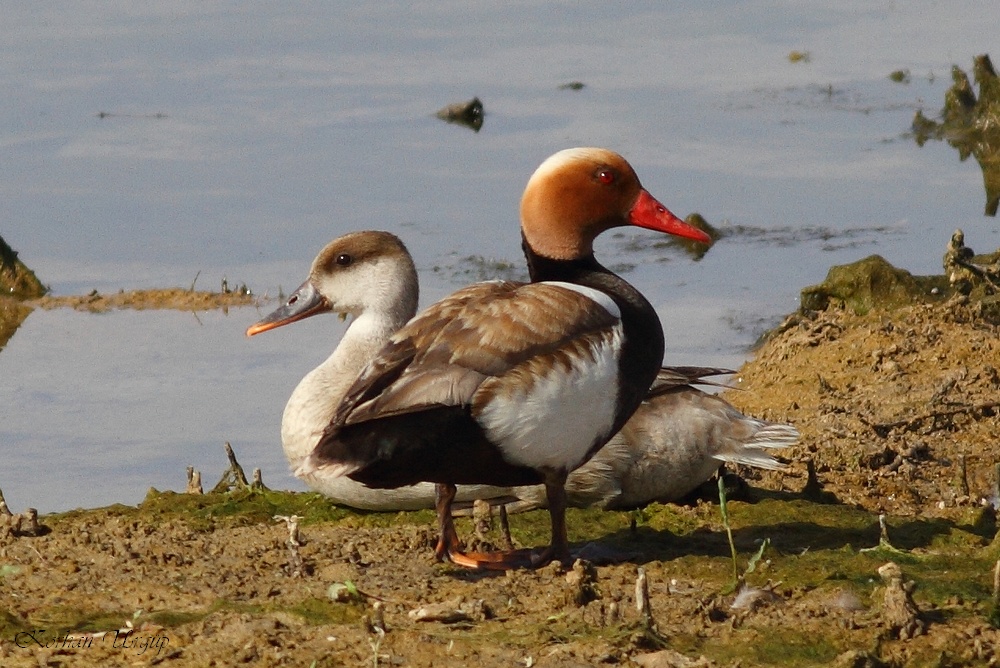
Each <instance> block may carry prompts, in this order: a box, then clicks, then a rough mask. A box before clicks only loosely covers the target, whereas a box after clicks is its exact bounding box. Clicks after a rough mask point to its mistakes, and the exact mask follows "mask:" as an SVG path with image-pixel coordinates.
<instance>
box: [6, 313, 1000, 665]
mask: <svg viewBox="0 0 1000 668" xmlns="http://www.w3.org/2000/svg"><path fill="white" fill-rule="evenodd" d="M998 329H1000V327H998V323H997V322H996V321H995V319H994V318H993V317H991V316H989V314H987V313H985V312H984V310H983V306H982V303H980V302H979V301H977V300H975V299H971V300H970V299H968V298H963V297H955V298H952V299H948V300H944V301H941V302H940V303H935V304H918V305H911V306H906V307H903V308H900V309H897V310H893V311H878V310H875V311H872V312H870V313H868V314H866V315H858V314H855V313H853V312H849V311H845V310H842V309H838V308H837V307H836V306H831V307H830V308H828V309H827V310H826V311H823V312H819V313H810V314H808V315H797V316H794V317H793V318H790V319H789V321H788V322H786V323H785V324H784V325H783V327H782V328H780V330H779V332H778V333H777V334H775V335H774V336H773V337H771V338H770V340H769V341H768V342H767V343H766V344H765V345H764V346H763V348H762V349H761V350H760V351H759V352H758V354H757V356H756V358H755V359H754V361H752V362H750V363H748V364H747V365H746V366H745V367H744V369H742V370H741V373H740V380H741V387H742V388H743V389H741V390H735V391H730V392H728V394H727V397H728V398H729V399H730V400H731V401H732V402H733V403H735V404H736V405H737V406H738V407H740V408H741V409H742V410H744V411H746V412H748V413H751V414H755V415H760V416H763V417H766V418H768V419H773V420H782V421H789V422H792V423H794V424H795V425H796V426H797V427H798V428H799V429H800V430H801V432H802V440H801V444H800V446H799V447H798V448H797V449H796V450H795V452H793V453H792V457H791V458H792V460H793V461H792V465H791V468H790V471H789V472H787V473H766V474H761V473H756V472H752V471H742V472H741V473H743V474H744V478H745V479H746V480H747V481H748V482H749V485H750V488H749V490H745V491H744V492H743V493H742V494H740V495H737V496H738V498H739V499H741V500H734V498H735V497H731V498H730V501H729V503H728V521H729V523H730V529H731V531H732V536H733V545H734V547H735V551H736V559H735V561H734V560H733V558H732V554H731V552H730V543H729V541H728V538H727V531H726V527H725V525H724V523H723V518H722V516H721V514H720V508H719V505H718V499H717V498H716V499H714V500H712V499H709V500H697V501H693V502H692V503H691V504H688V505H653V506H651V507H649V508H646V509H645V510H643V511H641V512H638V513H634V514H627V513H614V512H608V513H604V512H600V511H573V512H571V513H570V515H569V524H570V528H571V540H573V541H574V544H575V546H577V547H583V546H585V545H587V544H594V545H599V546H601V547H603V548H613V549H615V550H617V556H618V557H619V558H625V561H622V562H620V563H602V564H601V565H593V564H591V563H584V562H580V563H578V564H577V565H575V566H574V567H573V568H571V569H567V570H562V569H560V568H559V567H557V566H550V567H547V568H545V569H542V570H540V571H537V572H530V571H517V572H511V573H507V574H485V575H484V574H475V573H468V572H464V571H460V570H457V569H455V568H452V567H450V566H447V565H442V564H435V563H433V562H432V559H431V549H432V545H433V538H434V535H433V518H432V516H431V514H430V513H428V512H418V513H399V514H358V513H352V512H348V511H346V510H342V509H336V508H330V507H329V505H328V504H326V503H325V502H324V501H323V500H322V499H321V498H319V497H317V496H315V495H311V494H291V493H276V492H268V491H256V492H252V491H247V490H238V491H233V492H230V493H222V494H205V495H190V494H175V493H170V492H164V493H158V492H151V493H150V495H149V497H148V498H147V499H146V501H145V502H144V503H143V504H141V505H140V506H139V507H137V508H133V507H125V506H115V507H111V508H105V509H97V510H89V511H77V512H73V513H68V514H60V515H53V516H47V517H43V518H41V520H40V521H41V524H42V528H41V529H40V530H39V531H37V532H36V531H33V530H32V529H31V527H30V526H29V525H28V522H27V521H26V520H22V521H20V525H17V524H16V523H13V518H0V665H3V666H12V667H13V666H32V667H34V666H90V665H95V666H96V665H101V666H133V665H155V664H163V665H169V666H177V667H180V666H231V665H240V664H245V663H247V664H248V663H254V664H257V665H264V666H310V665H315V666H468V665H481V666H536V665H537V666H593V665H604V664H607V665H639V666H757V665H782V666H785V665H800V666H802V665H827V664H829V665H837V666H882V665H888V666H911V665H928V666H930V665H933V666H959V665H962V666H964V665H976V666H995V665H998V663H1000V631H998V630H997V624H998V623H1000V611H998V606H997V604H996V601H995V599H994V597H995V593H994V570H993V569H994V564H996V563H997V560H998V558H1000V539H998V538H997V537H996V519H995V513H994V511H993V507H992V504H994V503H996V500H997V499H996V489H995V485H996V472H995V468H994V465H995V462H996V461H997V459H998V440H1000V418H998V410H1000V372H998V369H1000V338H998V334H1000V331H998ZM237 451H238V445H237ZM221 459H222V458H221V456H220V460H221ZM246 464H248V465H250V466H252V465H253V463H252V462H246ZM810 465H811V466H812V467H813V468H814V469H815V471H816V473H817V478H816V479H810V477H809V475H808V473H807V471H808V468H809V466H810ZM14 510H18V509H14ZM293 514H294V515H297V516H299V517H301V518H302V519H301V523H300V527H299V538H298V540H297V541H296V544H294V545H290V543H289V529H288V527H287V526H286V522H285V521H284V520H280V519H279V520H275V519H274V516H276V515H278V516H290V515H293ZM880 514H884V516H885V533H882V532H881V531H880V527H879V515H880ZM511 523H512V525H513V530H514V538H515V541H516V542H518V543H520V544H523V545H533V544H539V543H542V542H544V541H545V540H546V539H547V535H546V534H547V516H546V515H545V514H544V513H542V512H532V513H527V514H524V515H516V516H513V517H512V518H511ZM633 523H634V525H635V526H634V527H633V526H632V524H633ZM459 529H460V531H462V532H463V534H464V535H468V536H470V537H471V536H472V535H473V533H474V528H473V526H472V524H471V521H469V520H462V521H461V523H460V525H459ZM482 533H483V540H486V541H493V542H496V541H497V540H498V538H497V537H496V529H495V528H494V529H492V530H484V531H483V532H482ZM872 548H874V549H872ZM605 551H606V550H605ZM600 552H602V551H595V552H591V555H594V554H599V553H600ZM758 554H759V559H758V558H756V557H757V555H758ZM592 558H594V559H595V560H597V561H602V559H601V558H598V557H592ZM889 562H893V563H895V564H896V565H897V566H896V567H893V566H891V565H889V566H887V564H889ZM879 569H882V572H881V573H880V572H879ZM737 576H742V581H743V582H744V583H745V584H744V585H743V587H742V588H737ZM642 580H644V581H645V590H647V591H648V602H645V604H644V608H645V610H644V611H639V610H638V609H637V602H644V601H646V599H645V595H644V594H643V590H644V588H643V586H642ZM637 582H638V585H639V586H638V587H637Z"/></svg>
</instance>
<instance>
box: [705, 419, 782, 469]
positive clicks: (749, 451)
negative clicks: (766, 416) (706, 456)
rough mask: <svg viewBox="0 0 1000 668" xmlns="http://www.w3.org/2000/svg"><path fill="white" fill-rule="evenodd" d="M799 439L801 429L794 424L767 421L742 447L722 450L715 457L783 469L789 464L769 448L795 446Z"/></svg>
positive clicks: (731, 461) (738, 462)
mask: <svg viewBox="0 0 1000 668" xmlns="http://www.w3.org/2000/svg"><path fill="white" fill-rule="evenodd" d="M798 440H799V430H798V429H796V428H795V427H793V426H792V425H790V424H772V423H766V424H764V426H763V427H761V429H760V430H759V431H758V432H757V433H756V434H754V436H753V438H751V439H750V440H749V441H747V442H745V443H744V444H743V446H742V447H740V448H738V449H736V450H734V451H732V452H720V453H718V454H716V455H715V458H716V459H718V460H719V461H723V462H728V463H730V464H742V465H744V466H753V467H756V468H759V469H769V470H771V471H781V470H784V469H786V468H788V465H787V464H786V463H785V462H783V461H781V460H780V459H777V458H776V457H774V456H773V455H772V454H771V453H770V452H769V450H777V449H781V448H787V447H790V446H793V445H795V444H796V443H797V442H798Z"/></svg>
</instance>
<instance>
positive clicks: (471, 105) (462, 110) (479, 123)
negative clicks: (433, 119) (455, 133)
mask: <svg viewBox="0 0 1000 668" xmlns="http://www.w3.org/2000/svg"><path fill="white" fill-rule="evenodd" d="M435 116H437V117H438V118H440V119H441V120H442V121H447V122H448V123H455V124H458V125H464V126H465V127H467V128H469V129H471V130H472V131H473V132H479V130H480V129H481V128H482V127H483V119H484V118H485V116H486V113H485V112H484V111H483V103H482V101H481V100H480V99H479V98H478V97H474V98H472V99H471V100H468V101H467V102H456V103H454V104H449V105H448V106H446V107H443V108H442V109H438V111H437V113H436V114H435Z"/></svg>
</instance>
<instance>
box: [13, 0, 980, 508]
mask: <svg viewBox="0 0 1000 668" xmlns="http://www.w3.org/2000/svg"><path fill="white" fill-rule="evenodd" d="M413 4H414V3H402V2H383V3H368V5H365V6H358V5H356V3H340V2H312V3H254V2H242V3H237V2H229V3H204V2H175V1H171V0H163V1H162V2H158V3H153V4H152V5H149V6H146V5H135V4H133V3H117V4H115V3H58V2H57V3H47V4H45V5H38V4H37V3H32V4H25V3H22V4H15V5H12V6H10V7H7V8H5V12H4V21H3V25H2V26H0V169H2V173H3V175H4V177H3V179H2V181H0V234H2V235H3V236H4V238H5V239H6V240H7V241H8V242H9V243H10V244H11V245H12V246H13V247H14V248H16V249H17V250H18V251H20V253H21V257H22V258H23V259H24V260H25V261H26V262H27V263H28V264H29V266H31V267H32V268H33V269H34V270H35V271H36V273H37V274H38V275H39V277H40V278H41V279H42V280H43V281H44V282H46V283H47V284H49V285H51V287H52V289H53V291H54V292H55V293H56V294H76V293H83V292H89V291H90V290H92V289H97V290H100V291H103V292H110V291H117V290H119V289H123V288H124V289H131V288H143V287H164V286H185V287H186V286H189V285H190V284H191V282H192V280H194V278H195V276H196V275H197V276H198V286H199V287H203V288H209V287H217V286H218V285H219V283H220V282H221V281H222V279H223V278H227V279H228V280H229V282H230V284H234V283H240V282H244V283H246V284H248V285H250V286H251V287H252V288H253V289H254V290H255V291H256V292H258V293H267V294H271V295H274V294H275V293H276V292H277V291H278V289H279V288H284V289H285V290H286V291H287V290H289V289H291V288H293V287H294V286H296V285H298V284H299V282H301V280H302V279H303V278H304V276H305V272H306V270H307V268H308V265H309V262H310V261H311V259H312V257H313V256H314V254H315V253H316V252H317V251H318V250H319V248H321V247H322V246H323V245H324V244H325V243H326V242H327V241H329V240H330V239H331V238H333V237H335V236H337V235H339V234H342V233H344V232H347V231H350V230H355V229H362V228H380V229H389V230H392V231H394V232H397V233H398V234H400V235H401V236H402V237H403V238H404V239H405V240H406V241H407V243H408V244H409V246H410V248H411V250H412V251H413V253H414V255H415V256H416V259H417V262H418V267H419V268H420V270H421V279H422V281H423V295H424V299H423V301H424V303H428V302H429V301H431V300H433V299H436V298H438V297H441V296H443V295H444V294H446V293H447V292H449V291H451V290H453V289H455V288H457V287H459V286H461V285H463V284H465V283H467V282H469V281H471V280H474V278H475V276H474V274H475V271H476V269H477V267H478V266H479V265H477V264H475V263H470V262H469V261H468V260H467V258H469V257H470V256H476V257H481V258H484V259H485V260H487V261H488V260H491V259H500V260H510V261H514V262H517V263H520V262H521V259H520V255H519V236H518V229H517V219H516V213H517V202H518V198H519V196H520V192H521V189H522V187H523V185H524V183H525V181H526V180H527V177H528V175H529V174H530V173H531V172H532V171H533V169H534V168H535V167H536V166H537V165H538V164H539V163H540V162H541V161H542V160H543V159H544V158H545V157H547V156H548V155H549V154H551V153H553V152H554V151H556V150H559V149H561V148H565V147H568V146H574V145H603V146H608V147H611V148H614V149H616V150H618V151H620V152H621V153H623V154H624V155H625V156H626V157H628V158H629V159H630V160H631V162H632V163H633V165H634V166H635V167H636V169H637V171H638V173H639V175H640V177H641V178H642V179H643V182H644V184H645V185H646V187H647V188H648V189H649V190H650V191H651V192H652V193H653V194H654V195H655V196H657V197H658V198H659V199H660V200H661V201H663V202H664V203H665V204H667V206H669V207H670V208H671V209H672V210H674V212H675V213H677V214H679V215H682V216H683V215H686V214H687V213H690V212H692V211H697V212H700V213H701V214H702V215H704V216H705V217H706V218H707V219H708V220H709V221H710V222H712V223H713V224H714V225H716V226H718V227H720V228H722V229H724V230H729V231H730V232H732V233H731V234H730V235H729V236H727V237H726V238H724V239H723V240H722V241H721V242H720V243H719V244H717V245H716V247H714V248H713V249H712V250H711V252H709V253H708V255H707V256H706V257H705V258H703V259H702V260H700V261H698V262H694V261H692V260H691V259H690V258H688V257H687V256H685V255H683V254H682V253H680V252H678V251H676V250H672V249H669V248H666V249H665V248H662V247H653V243H654V242H656V241H659V239H657V238H656V236H655V235H653V234H650V233H645V232H631V231H628V232H623V233H621V234H619V235H616V236H611V235H609V236H608V237H607V238H605V239H603V240H602V242H601V244H600V246H599V256H600V257H601V258H602V259H603V260H605V261H606V263H607V264H609V265H612V266H630V267H631V270H630V271H628V272H627V274H626V276H627V277H628V278H629V280H631V281H632V282H633V283H635V284H636V285H637V286H638V287H640V289H642V290H643V291H644V292H645V293H646V294H647V295H648V296H649V297H650V299H651V301H653V303H654V304H655V305H656V306H657V308H658V310H659V312H660V315H661V317H662V319H663V321H664V324H665V327H666V329H667V334H668V337H669V342H668V353H667V362H669V363H691V364H719V365H738V364H739V363H740V362H741V361H742V360H743V359H745V357H746V355H747V354H748V353H747V346H748V345H749V344H750V343H751V342H752V341H753V340H754V339H755V338H756V336H757V335H758V334H759V333H760V332H761V331H763V330H764V329H766V328H767V327H768V326H770V325H773V324H774V323H776V322H777V321H778V320H779V319H780V318H781V316H782V315H784V314H786V313H788V312H790V311H792V310H794V309H795V308H796V306H797V303H798V291H799V289H800V288H801V287H803V286H805V285H808V284H812V283H816V282H819V281H821V280H822V278H823V277H824V275H825V274H826V270H827V268H828V267H829V266H830V265H831V264H838V263H843V262H849V261H853V260H855V259H858V258H860V257H864V256H866V255H869V254H871V253H881V254H882V255H884V256H886V257H887V258H888V259H889V260H890V261H892V262H893V263H895V264H897V265H900V266H903V267H906V268H908V269H910V270H911V271H914V272H916V273H930V272H934V271H937V270H938V269H939V267H940V258H941V255H942V252H943V247H944V244H945V242H946V241H947V239H948V236H949V235H950V232H951V230H952V229H954V228H955V227H962V228H964V229H965V231H966V239H967V241H968V242H969V244H970V245H971V246H973V247H975V248H981V249H984V250H985V249H995V248H996V247H997V246H1000V234H998V226H997V223H996V221H995V220H993V219H987V218H984V217H983V216H982V209H983V201H984V194H983V188H982V177H981V174H980V172H979V169H978V167H977V166H976V165H975V164H974V162H972V161H968V162H964V163H962V162H959V161H958V158H957V156H956V154H955V153H954V151H953V150H952V149H950V148H949V147H946V146H943V145H941V144H937V143H932V144H929V145H928V146H925V147H924V148H918V147H917V146H916V145H915V144H914V143H913V142H912V140H910V139H908V138H906V137H905V136H904V133H905V132H906V131H907V129H908V128H909V125H910V121H911V119H912V117H913V114H914V112H915V110H916V109H918V108H923V109H924V110H925V113H927V114H928V115H933V114H934V113H936V112H937V111H938V109H939V108H940V106H941V104H942V99H943V94H944V90H945V89H946V87H947V86H948V84H949V83H950V67H951V65H952V64H958V65H960V66H962V67H963V68H965V69H969V68H970V67H971V63H972V58H973V56H975V55H976V54H979V53H983V52H988V51H990V50H991V49H993V50H994V51H995V50H996V49H995V47H996V46H997V40H996V34H995V27H996V26H997V25H1000V5H997V4H996V3H995V2H993V0H984V1H981V2H963V3H937V2H930V1H924V2H910V3H899V2H870V1H867V0H866V1H864V2H861V1H858V2H819V1H817V2H809V3H801V2H763V1H750V2H717V3H711V4H710V5H706V3H702V2H694V1H686V2H673V3H631V4H628V5H626V6H620V5H612V4H606V3H604V4H595V5H594V6H593V7H583V6H581V5H580V4H578V3H570V2H565V3H551V2H530V1H526V2H520V3H516V4H514V5H512V6H508V7H502V8H499V7H496V6H494V5H495V3H488V2H461V3H459V2H435V3H419V4H416V5H415V6H411V5H413ZM942 5H946V6H942ZM793 50H798V51H805V52H808V53H809V56H810V57H809V60H808V62H798V63H792V62H790V61H789V59H788V54H789V52H791V51H793ZM993 55H994V56H995V57H997V56H1000V54H998V53H994V54H993ZM897 69H907V70H909V71H910V75H911V76H910V81H909V83H908V84H898V83H893V82H891V81H890V80H889V78H888V75H889V73H890V72H892V71H894V70H897ZM577 80H579V81H582V82H584V83H585V84H586V86H585V88H583V89H582V90H580V91H571V90H562V89H560V88H559V86H560V84H564V83H567V82H570V81H577ZM473 95H478V96H479V97H480V98H481V99H482V100H483V102H484V104H485V107H486V113H487V116H486V120H485V124H484V126H483V128H482V130H481V131H480V132H479V133H473V132H471V131H469V130H467V129H465V128H461V127H458V126H454V125H447V124H445V123H442V122H441V121H439V120H437V119H435V118H434V117H433V113H434V111H435V110H437V109H438V108H440V107H442V106H444V105H445V104H448V103H451V102H456V101H462V100H465V99H468V98H471V97H472V96H473ZM101 112H104V115H103V117H102V114H101ZM470 270H471V271H472V272H473V273H471V274H470V273H469V271H470ZM199 272H200V273H199ZM257 317H258V312H257V311H256V310H255V309H237V310H232V311H230V312H229V314H228V315H225V314H222V313H198V314H192V313H165V312H141V313H137V312H120V313H111V314H105V315H96V316H95V315H89V314H81V313H75V312H71V311H53V312H35V313H33V314H32V315H31V316H30V317H29V318H28V320H27V321H26V323H25V324H24V325H23V326H22V328H21V330H19V332H18V333H17V334H16V335H15V337H14V338H13V339H12V340H11V342H10V344H9V345H8V346H7V347H6V348H5V349H4V350H3V351H2V352H0V406H2V408H0V452H2V461H3V464H0V489H3V491H4V493H5V495H6V497H7V500H8V501H9V502H10V504H11V505H12V507H13V508H14V509H15V510H18V509H20V508H23V507H25V506H29V505H30V506H35V507H37V508H39V510H41V511H43V512H45V511H51V510H59V509H67V508H72V507H76V506H94V505H103V504H107V503H111V502H115V501H121V502H126V503H135V502H137V501H139V500H140V499H141V498H142V496H143V494H144V493H145V490H146V489H147V488H148V487H150V486H156V487H159V488H170V489H182V488H183V486H184V468H185V466H187V465H188V464H192V465H195V466H196V467H198V468H199V469H201V470H202V472H203V474H204V478H205V482H206V484H208V485H211V484H214V482H215V480H217V478H218V476H219V475H220V474H221V472H222V469H223V468H224V465H225V458H224V455H223V452H222V443H223V442H224V441H230V442H231V443H232V444H233V446H234V448H235V449H236V452H237V454H238V456H239V457H240V459H241V461H242V463H243V464H244V466H245V467H246V468H247V469H248V470H249V469H250V468H252V467H254V466H260V467H261V468H262V469H263V470H264V477H265V482H267V483H268V484H270V485H272V486H275V487H290V488H299V487H298V486H297V485H296V483H295V482H294V481H293V480H292V479H291V478H290V477H289V476H288V475H287V473H286V470H285V464H284V460H283V458H282V455H281V450H280V446H279V443H278V424H279V422H280V415H281V410H282V408H283V405H284V401H285V399H286V398H287V396H288V394H289V393H290V391H291V389H292V388H293V387H294V385H295V383H296V382H297V381H298V379H299V378H300V377H301V376H302V375H304V374H305V372H306V371H307V370H308V369H310V368H311V367H313V366H315V365H316V364H317V363H318V362H319V361H320V360H321V359H322V358H323V357H325V356H326V354H327V353H328V352H329V350H330V349H331V348H332V347H333V346H334V345H335V343H336V341H337V340H338V338H339V336H340V333H341V332H342V331H343V325H342V324H341V323H339V322H338V321H337V320H336V319H334V318H325V319H324V318H319V319H314V321H307V322H304V323H301V324H299V325H296V326H295V327H290V328H286V329H282V330H278V331H276V332H273V333H269V334H267V335H264V336H260V337H255V338H254V339H252V340H247V339H245V338H244V337H243V330H244V329H245V327H246V326H247V325H248V324H250V323H251V322H253V321H254V320H256V319H257Z"/></svg>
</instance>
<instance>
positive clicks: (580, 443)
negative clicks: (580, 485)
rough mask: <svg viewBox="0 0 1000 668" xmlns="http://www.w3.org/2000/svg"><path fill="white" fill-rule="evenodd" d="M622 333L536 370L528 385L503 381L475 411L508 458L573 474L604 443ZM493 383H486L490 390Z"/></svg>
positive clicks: (611, 411) (615, 396)
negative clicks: (586, 351) (566, 363)
mask: <svg viewBox="0 0 1000 668" xmlns="http://www.w3.org/2000/svg"><path fill="white" fill-rule="evenodd" d="M620 349H621V330H620V329H616V330H615V332H614V333H613V335H612V336H610V337H608V338H606V339H604V340H602V341H598V342H595V343H594V345H592V346H591V347H590V350H589V352H590V354H589V355H581V356H576V357H575V358H574V359H573V361H572V363H571V364H570V365H569V366H568V367H567V366H562V365H556V366H548V367H546V368H544V369H538V368H536V369H535V373H533V374H532V378H531V380H530V382H521V383H518V384H513V383H505V384H504V385H503V387H498V388H490V389H494V390H496V393H495V394H493V396H492V397H491V398H490V399H489V401H488V402H487V403H486V404H484V405H483V406H482V407H481V409H480V410H479V411H477V413H476V419H477V420H478V421H479V423H480V424H481V425H483V428H484V429H485V431H486V434H487V437H488V438H489V439H490V440H491V441H493V442H494V443H497V444H499V445H500V448H501V449H502V451H503V453H504V458H505V459H507V460H508V461H509V462H511V463H514V464H520V465H524V466H528V467H531V468H535V469H539V468H551V469H561V468H564V467H566V468H567V470H572V469H574V468H576V467H577V466H579V465H580V464H581V463H583V459H584V457H585V456H586V455H587V452H588V451H589V450H590V448H591V446H592V445H593V444H594V443H595V442H596V441H598V440H604V438H605V437H606V436H607V435H608V432H609V431H610V429H611V424H612V422H613V421H614V416H615V408H616V406H617V402H618V371H619V370H618V352H619V351H620ZM488 385H489V381H487V383H484V388H483V389H487V386H488Z"/></svg>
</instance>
